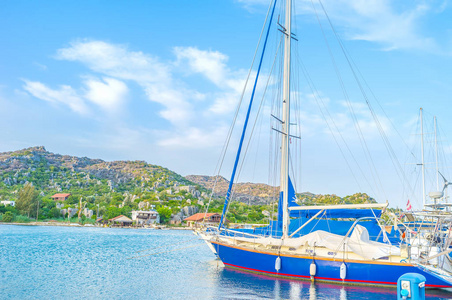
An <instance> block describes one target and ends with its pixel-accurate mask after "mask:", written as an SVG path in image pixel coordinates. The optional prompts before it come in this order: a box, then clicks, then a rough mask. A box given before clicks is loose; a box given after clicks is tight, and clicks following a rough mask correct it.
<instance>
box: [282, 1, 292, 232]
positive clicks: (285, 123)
mask: <svg viewBox="0 0 452 300" xmlns="http://www.w3.org/2000/svg"><path fill="white" fill-rule="evenodd" d="M291 10H292V0H286V21H285V38H284V83H283V106H282V132H283V134H282V141H281V180H280V184H281V187H280V190H281V192H282V194H283V209H282V211H283V224H282V225H283V228H282V230H283V232H282V238H287V237H288V235H289V211H288V206H289V204H288V203H289V138H290V50H291V49H290V48H291V47H290V46H291V45H290V44H291V39H292V37H291V35H292V29H291V27H292V18H291V14H292V12H291Z"/></svg>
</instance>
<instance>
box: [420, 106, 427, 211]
mask: <svg viewBox="0 0 452 300" xmlns="http://www.w3.org/2000/svg"><path fill="white" fill-rule="evenodd" d="M420 114H421V116H420V117H421V156H422V204H423V206H424V208H425V204H426V203H425V163H424V123H423V119H422V107H421V109H420Z"/></svg>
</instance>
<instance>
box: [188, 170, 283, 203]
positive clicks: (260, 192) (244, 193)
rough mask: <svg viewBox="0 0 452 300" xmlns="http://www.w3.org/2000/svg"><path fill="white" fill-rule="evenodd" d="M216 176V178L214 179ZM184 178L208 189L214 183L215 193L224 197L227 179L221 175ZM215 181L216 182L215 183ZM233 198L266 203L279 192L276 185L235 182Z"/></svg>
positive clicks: (273, 198)
mask: <svg viewBox="0 0 452 300" xmlns="http://www.w3.org/2000/svg"><path fill="white" fill-rule="evenodd" d="M216 178H217V180H216ZM185 179H187V180H189V181H191V182H194V183H197V184H199V185H201V186H203V187H205V188H207V189H209V190H213V188H214V185H215V190H214V191H215V194H216V195H218V196H221V197H225V196H226V193H227V191H228V187H229V180H227V179H226V178H224V177H222V176H217V177H215V176H203V175H188V176H185ZM215 181H216V184H215ZM233 193H234V199H236V200H238V201H241V202H245V203H249V204H254V205H255V204H268V203H269V201H275V199H277V198H276V197H277V195H278V193H279V188H278V187H273V186H270V185H267V184H263V183H249V182H246V183H237V184H235V186H234V190H233Z"/></svg>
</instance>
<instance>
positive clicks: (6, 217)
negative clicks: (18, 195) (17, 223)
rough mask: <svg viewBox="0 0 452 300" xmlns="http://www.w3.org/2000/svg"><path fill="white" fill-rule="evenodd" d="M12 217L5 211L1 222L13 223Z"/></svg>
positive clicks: (11, 214) (10, 213)
mask: <svg viewBox="0 0 452 300" xmlns="http://www.w3.org/2000/svg"><path fill="white" fill-rule="evenodd" d="M13 217H14V215H13V213H12V212H10V211H7V212H5V213H4V214H3V216H2V221H3V222H12V221H13Z"/></svg>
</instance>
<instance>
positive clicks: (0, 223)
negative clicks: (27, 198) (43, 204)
mask: <svg viewBox="0 0 452 300" xmlns="http://www.w3.org/2000/svg"><path fill="white" fill-rule="evenodd" d="M0 225H18V226H55V227H60V226H63V227H86V228H125V229H151V230H192V228H190V227H186V226H184V227H167V226H166V225H162V226H157V227H120V226H113V227H110V226H107V227H105V226H96V225H92V224H85V225H80V224H78V223H63V222H29V223H5V222H0Z"/></svg>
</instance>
